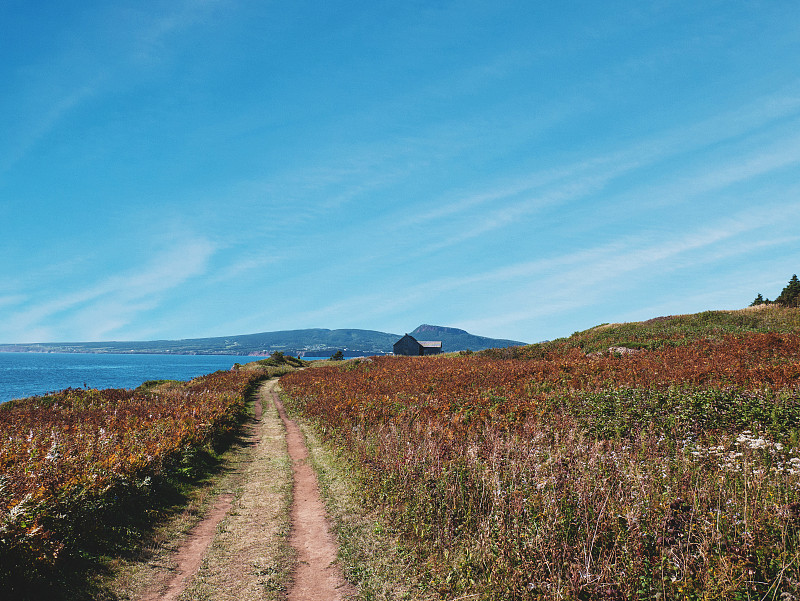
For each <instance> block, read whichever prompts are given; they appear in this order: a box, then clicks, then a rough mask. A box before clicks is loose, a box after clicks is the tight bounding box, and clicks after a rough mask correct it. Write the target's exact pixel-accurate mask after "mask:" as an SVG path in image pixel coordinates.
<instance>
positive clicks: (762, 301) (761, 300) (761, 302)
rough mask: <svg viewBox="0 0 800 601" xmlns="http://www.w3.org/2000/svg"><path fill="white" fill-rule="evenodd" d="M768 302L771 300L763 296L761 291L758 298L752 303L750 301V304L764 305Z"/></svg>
mask: <svg viewBox="0 0 800 601" xmlns="http://www.w3.org/2000/svg"><path fill="white" fill-rule="evenodd" d="M768 302H769V300H764V297H763V296H761V293H760V292H759V293H758V296H757V297H756V300H754V301H753V302H752V303H750V306H751V307H757V306H758V305H764V304H766V303H768Z"/></svg>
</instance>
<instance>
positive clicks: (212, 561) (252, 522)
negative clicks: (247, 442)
mask: <svg viewBox="0 0 800 601" xmlns="http://www.w3.org/2000/svg"><path fill="white" fill-rule="evenodd" d="M274 385H275V382H271V383H269V384H267V385H265V386H269V387H271V386H274ZM261 395H262V399H263V403H264V405H263V409H264V413H263V416H262V425H261V427H260V433H259V435H258V436H257V437H256V438H255V439H254V440H253V446H252V447H251V448H249V449H247V452H246V454H243V455H241V456H239V457H237V458H236V459H235V460H234V461H232V462H231V463H230V469H231V470H232V472H231V473H230V474H229V476H228V477H227V482H226V484H227V486H228V487H229V489H230V490H232V491H234V492H235V494H236V497H235V500H234V502H233V507H232V509H231V511H230V512H229V514H228V515H227V516H226V518H225V519H224V520H223V521H222V523H221V524H220V526H219V528H218V532H217V536H216V537H215V539H214V542H213V543H212V545H211V547H210V548H209V550H208V553H207V555H206V557H205V559H204V561H203V565H202V566H201V569H200V571H199V572H198V574H197V576H196V577H195V578H194V580H193V581H192V583H191V585H190V586H189V587H188V588H187V589H186V591H184V593H183V594H182V595H181V596H180V599H181V600H182V601H190V600H191V601H195V600H196V601H200V600H205V599H217V600H220V601H222V600H230V601H246V600H251V599H253V600H255V599H264V600H267V601H277V600H278V599H282V598H284V597H285V591H286V588H287V584H288V582H289V577H290V570H291V565H292V553H291V551H290V549H289V545H288V536H289V531H290V521H289V508H290V506H291V490H292V470H291V464H290V462H289V458H288V455H287V453H286V440H285V436H284V429H283V425H282V423H281V420H280V418H279V417H278V413H277V411H276V409H275V407H274V405H273V404H272V402H271V401H270V400H269V398H268V394H267V393H266V391H265V389H262V391H261Z"/></svg>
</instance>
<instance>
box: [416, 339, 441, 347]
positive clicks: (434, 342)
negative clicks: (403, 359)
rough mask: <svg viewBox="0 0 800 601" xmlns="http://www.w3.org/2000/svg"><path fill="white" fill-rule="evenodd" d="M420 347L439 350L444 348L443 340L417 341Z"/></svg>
mask: <svg viewBox="0 0 800 601" xmlns="http://www.w3.org/2000/svg"><path fill="white" fill-rule="evenodd" d="M417 342H419V344H420V346H424V347H426V348H437V347H440V346H442V341H441V340H417Z"/></svg>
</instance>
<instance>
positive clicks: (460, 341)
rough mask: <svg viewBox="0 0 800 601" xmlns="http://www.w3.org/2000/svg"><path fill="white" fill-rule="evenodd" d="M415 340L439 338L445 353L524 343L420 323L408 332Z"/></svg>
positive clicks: (522, 343)
mask: <svg viewBox="0 0 800 601" xmlns="http://www.w3.org/2000/svg"><path fill="white" fill-rule="evenodd" d="M409 334H411V335H412V336H413V337H414V338H416V339H417V340H440V341H441V342H442V350H443V351H444V352H445V353H449V352H451V351H466V350H470V351H482V350H484V349H488V348H506V347H509V346H522V345H524V344H525V343H524V342H519V341H517V340H503V339H498V338H486V337H484V336H475V335H474V334H470V333H469V332H466V331H464V330H459V329H458V328H445V327H442V326H431V325H428V324H422V325H421V326H419V327H418V328H417V329H416V330H414V331H413V332H409Z"/></svg>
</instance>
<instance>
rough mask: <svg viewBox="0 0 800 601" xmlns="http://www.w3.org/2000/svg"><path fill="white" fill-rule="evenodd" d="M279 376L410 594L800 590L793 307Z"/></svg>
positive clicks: (688, 595) (798, 359)
mask: <svg viewBox="0 0 800 601" xmlns="http://www.w3.org/2000/svg"><path fill="white" fill-rule="evenodd" d="M609 349H611V350H609ZM281 384H282V387H283V389H284V390H285V391H286V392H287V394H288V395H289V396H290V397H291V398H292V401H291V402H292V403H293V406H294V408H295V410H297V411H301V412H302V413H303V414H305V415H306V416H308V417H309V418H310V419H312V420H313V421H314V423H315V424H316V426H317V430H318V432H319V434H320V435H321V436H322V437H324V438H325V439H327V440H328V441H329V442H331V443H332V444H333V445H334V446H335V447H336V448H337V449H339V450H340V451H341V452H342V453H344V455H345V456H346V457H347V458H348V459H349V461H350V462H351V464H352V466H353V473H354V474H357V478H358V479H359V482H360V485H361V490H362V491H363V494H364V497H365V502H366V503H367V505H368V507H370V508H372V509H373V510H375V511H378V512H379V514H380V515H382V516H383V517H382V523H383V527H385V528H387V529H390V530H391V531H392V532H393V533H395V534H396V536H398V540H399V543H398V545H399V548H400V549H401V550H402V553H403V556H404V557H406V558H408V557H412V558H413V562H412V564H413V565H414V566H415V570H416V577H415V578H413V579H411V580H412V581H414V582H416V586H417V589H418V590H417V593H418V595H419V596H421V597H428V596H434V597H436V596H438V597H440V598H447V599H455V598H465V599H466V598H469V599H607V600H623V599H625V600H629V599H630V600H633V599H664V600H665V599H720V600H722V599H742V600H744V599H752V600H766V599H775V600H780V601H791V600H793V599H800V544H799V543H800V440H799V439H800V309H794V308H786V307H781V306H775V305H769V306H765V307H763V308H758V309H752V310H745V311H738V312H735V311H731V312H707V313H701V314H698V315H686V316H676V317H669V318H659V319H654V320H650V321H647V322H642V323H636V324H613V325H606V326H602V327H597V328H593V329H591V330H588V331H586V332H579V333H576V334H574V335H573V336H571V337H569V338H566V339H561V340H557V341H552V342H548V343H544V344H539V345H531V346H527V347H517V348H516V349H501V350H497V351H485V352H481V353H473V354H464V355H462V356H455V357H408V358H406V357H402V358H401V357H385V358H371V359H362V360H354V361H348V362H345V363H344V364H341V365H329V366H326V367H320V368H319V369H310V370H304V371H302V372H296V373H293V374H289V375H287V376H285V377H283V378H282V379H281Z"/></svg>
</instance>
